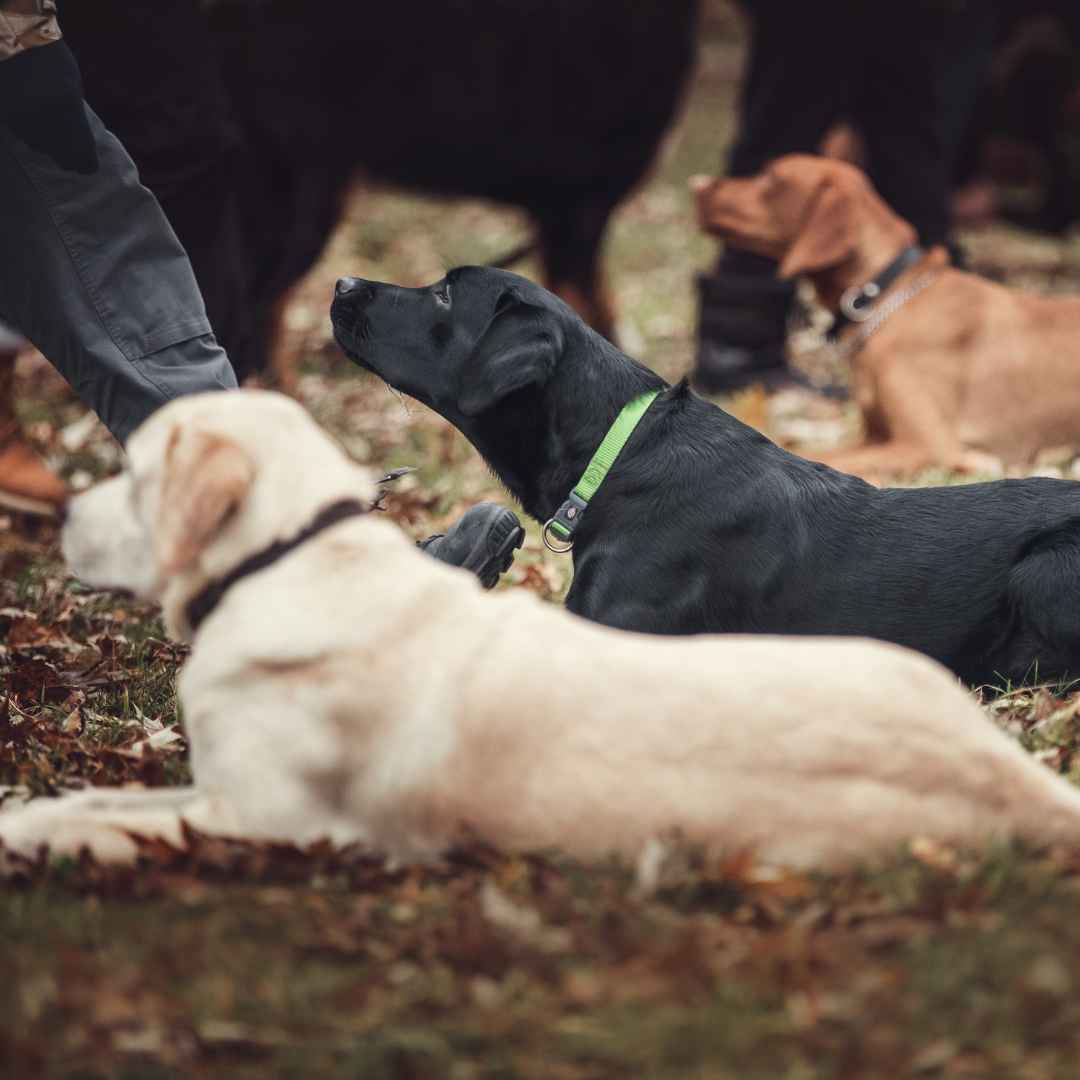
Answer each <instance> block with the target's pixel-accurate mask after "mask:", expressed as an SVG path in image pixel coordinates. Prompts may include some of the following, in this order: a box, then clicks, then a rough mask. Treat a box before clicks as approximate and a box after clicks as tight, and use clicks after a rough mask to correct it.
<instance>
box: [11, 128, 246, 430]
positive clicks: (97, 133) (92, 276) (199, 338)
mask: <svg viewBox="0 0 1080 1080" xmlns="http://www.w3.org/2000/svg"><path fill="white" fill-rule="evenodd" d="M87 115H88V119H89V121H90V126H91V129H92V131H93V132H94V137H95V139H96V141H97V151H98V157H99V159H100V162H101V165H100V168H99V169H98V171H97V172H96V173H94V174H93V175H92V176H82V175H80V174H79V173H74V172H67V171H66V170H64V169H61V168H60V167H59V166H57V165H55V164H54V163H53V161H52V160H51V159H50V158H48V157H46V156H45V155H44V154H40V153H38V152H36V151H34V150H31V149H30V148H29V147H28V146H26V144H25V143H23V142H22V141H21V140H19V139H17V138H16V137H15V136H14V135H12V134H11V132H9V131H8V130H7V128H6V127H4V126H3V125H2V124H0V321H3V322H6V323H8V324H9V325H10V326H12V327H14V328H15V329H16V330H18V331H20V332H21V333H22V334H23V335H24V336H25V337H27V338H29V339H30V341H32V342H33V343H34V344H35V345H36V346H37V347H38V348H39V349H40V350H41V351H42V353H44V355H45V356H46V357H48V359H49V360H50V361H51V362H52V363H53V364H54V365H55V366H56V367H57V369H58V370H59V371H60V373H61V374H62V375H63V376H64V378H66V379H67V381H68V382H69V383H70V384H71V385H72V387H74V389H75V391H76V393H77V394H78V395H79V397H80V398H82V400H83V401H84V402H85V403H86V404H87V405H88V406H89V407H90V408H91V409H93V410H94V412H96V413H97V414H98V416H100V417H101V419H102V420H103V421H104V423H105V425H106V426H107V427H108V428H109V430H110V431H111V432H112V433H113V434H114V435H115V436H116V437H117V438H118V439H119V440H120V441H121V442H123V441H124V440H125V439H126V438H127V436H128V435H129V434H131V432H132V431H133V430H134V429H135V428H136V427H138V426H139V424H140V423H142V421H143V420H145V419H146V417H147V416H149V415H150V413H152V412H153V411H154V410H155V409H156V408H158V407H159V406H160V405H164V404H165V403H166V402H167V401H169V400H171V399H172V398H174V397H179V396H180V395H182V394H191V393H195V392H197V391H200V390H220V389H230V388H233V387H235V386H236V376H235V375H234V374H233V370H232V367H231V366H230V364H229V360H228V357H227V356H226V355H225V352H224V350H223V349H222V348H221V347H220V346H219V345H218V343H217V341H216V340H215V339H214V335H213V333H212V332H211V329H210V324H209V322H208V321H207V318H206V310H205V308H204V306H203V301H202V296H201V295H200V293H199V288H198V285H197V284H196V283H195V277H194V275H193V274H192V271H191V265H190V263H189V262H188V257H187V255H186V254H185V253H184V249H183V247H181V245H180V241H179V240H177V238H176V234H175V233H174V232H173V230H172V228H171V227H170V225H169V223H168V221H167V220H166V219H165V215H164V214H163V213H162V211H161V207H160V206H159V205H158V203H157V200H156V199H155V198H154V196H153V195H152V194H151V193H150V192H149V191H148V190H147V189H146V188H144V187H143V186H142V184H140V183H139V177H138V173H137V172H136V170H135V166H134V164H133V163H132V161H131V158H130V157H128V155H127V152H126V151H125V150H124V148H123V146H121V145H120V143H119V141H118V140H117V139H116V138H115V137H114V136H113V135H111V134H110V133H109V132H108V131H106V130H105V128H104V126H103V125H102V123H101V121H100V120H99V119H98V118H97V116H96V115H95V114H94V113H93V111H92V110H90V109H89V107H88V108H87Z"/></svg>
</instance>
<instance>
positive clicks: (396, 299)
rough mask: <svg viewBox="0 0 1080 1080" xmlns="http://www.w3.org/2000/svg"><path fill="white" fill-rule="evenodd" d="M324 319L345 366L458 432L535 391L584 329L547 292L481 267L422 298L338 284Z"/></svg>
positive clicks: (463, 271) (465, 270)
mask: <svg viewBox="0 0 1080 1080" xmlns="http://www.w3.org/2000/svg"><path fill="white" fill-rule="evenodd" d="M330 318H331V320H332V322H333V324H334V337H335V338H336V339H337V341H338V344H339V345H340V346H341V347H342V348H343V349H344V350H345V353H346V355H348V356H349V357H350V359H352V360H354V361H355V362H356V363H358V364H359V365H360V366H361V367H364V368H367V369H368V370H370V371H373V372H374V373H375V374H376V375H378V376H379V377H380V378H382V379H383V380H385V381H386V382H387V383H389V384H390V385H391V386H392V387H394V388H395V389H397V390H401V391H402V392H403V393H406V394H409V395H410V396H411V397H415V398H417V399H418V400H420V401H422V402H424V404H425V405H429V406H431V408H433V409H435V410H436V411H437V412H440V413H441V414H442V415H443V416H445V417H446V418H447V419H449V420H451V421H452V422H456V423H459V426H460V421H462V420H465V419H467V418H469V417H477V416H480V415H481V414H482V413H484V412H486V411H487V410H489V409H491V408H492V407H493V406H494V405H496V404H498V403H499V402H500V401H501V400H502V399H504V398H506V397H507V396H508V395H510V394H513V393H514V392H515V391H518V390H523V389H525V388H526V387H528V386H533V385H543V383H545V382H546V381H547V380H548V379H549V378H550V377H551V375H552V373H553V371H554V370H555V367H556V365H557V363H558V361H559V358H560V356H561V354H562V351H563V348H564V343H565V337H566V334H567V333H568V332H570V333H573V331H574V330H575V329H576V328H577V327H580V326H581V325H582V324H581V320H580V319H579V318H578V316H577V315H576V314H575V313H574V312H573V311H571V310H570V308H568V307H567V306H566V305H565V304H564V303H563V302H562V301H561V300H559V299H558V298H557V297H555V296H553V295H552V294H551V293H549V292H548V291H547V290H546V289H542V288H541V287H540V286H539V285H535V284H533V282H531V281H529V280H528V279H527V278H523V277H519V276H518V275H517V274H511V273H509V272H507V271H505V270H494V269H490V268H488V267H481V266H463V267H459V268H458V269H456V270H451V271H450V272H449V273H448V274H447V275H446V277H444V278H443V279H442V281H437V282H435V284H434V285H428V286H427V287H426V288H422V289H405V288H401V287H400V286H398V285H387V284H383V283H381V282H377V281H364V280H363V279H361V278H342V279H341V280H340V281H339V282H338V283H337V288H336V289H335V292H334V302H333V304H332V306H331V308H330Z"/></svg>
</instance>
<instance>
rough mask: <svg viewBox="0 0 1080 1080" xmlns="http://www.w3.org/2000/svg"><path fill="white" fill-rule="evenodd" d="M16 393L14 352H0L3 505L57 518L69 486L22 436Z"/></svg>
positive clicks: (0, 487)
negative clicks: (16, 412)
mask: <svg viewBox="0 0 1080 1080" xmlns="http://www.w3.org/2000/svg"><path fill="white" fill-rule="evenodd" d="M5 344H6V342H5ZM14 394H15V353H14V352H13V351H10V350H4V351H0V507H5V508H7V509H9V510H20V511H22V512H23V513H25V514H37V515H38V516H40V517H55V516H56V514H57V511H58V510H59V509H60V507H61V506H62V505H63V504H64V501H65V500H66V499H67V494H68V493H67V488H66V487H65V486H64V482H63V481H62V480H61V479H60V477H58V476H57V475H56V474H55V473H54V472H52V471H51V470H50V469H49V468H48V467H47V466H46V465H45V462H43V461H42V460H41V458H40V457H39V456H38V454H37V451H36V450H34V448H33V447H32V446H31V445H30V444H29V443H28V442H27V441H26V440H25V439H24V438H23V435H22V432H21V431H20V429H19V425H18V422H17V421H16V419H15V403H14V400H13V398H14Z"/></svg>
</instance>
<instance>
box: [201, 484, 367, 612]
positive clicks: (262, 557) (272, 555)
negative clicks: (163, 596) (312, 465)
mask: <svg viewBox="0 0 1080 1080" xmlns="http://www.w3.org/2000/svg"><path fill="white" fill-rule="evenodd" d="M370 510H371V506H370V505H365V504H364V503H362V502H360V500H359V499H338V501H337V502H334V503H331V504H330V505H329V506H327V507H326V508H325V509H323V510H320V511H319V512H318V513H317V514H316V515H315V517H314V518H313V519H312V521H311V524H310V525H306V526H305V527H304V528H302V529H301V530H300V531H299V532H298V533H297V534H296V535H295V536H294V537H292V538H291V539H289V540H275V541H274V542H273V543H272V544H269V545H267V546H266V547H264V548H263V549H262V551H257V552H256V553H255V554H254V555H251V556H249V557H248V558H246V559H245V560H244V561H243V562H242V563H240V564H239V565H238V566H234V567H233V568H232V570H230V571H229V572H228V573H227V574H226V575H225V576H224V577H220V578H218V579H217V580H216V581H211V582H210V583H209V584H208V585H206V586H205V587H204V588H203V589H202V590H201V591H200V592H198V593H196V594H195V596H194V597H193V598H192V599H191V600H189V601H188V605H187V608H186V609H185V614H186V615H187V622H188V626H190V627H191V632H192V633H195V631H196V630H198V629H199V625H200V624H201V623H202V622H203V620H204V619H205V618H206V617H207V615H209V614H210V612H212V611H213V610H214V608H216V607H217V606H218V604H220V603H221V598H222V597H223V596H224V595H225V593H226V592H228V590H229V589H231V588H232V586H233V585H235V584H236V583H237V582H238V581H239V580H240V579H241V578H245V577H247V576H248V575H249V574H254V573H257V572H258V571H259V570H265V569H266V568H267V567H268V566H270V565H271V564H272V563H275V562H277V560H278V559H280V558H281V557H282V556H283V555H287V554H288V553H289V552H290V551H292V550H293V548H296V547H299V546H300V545H301V544H302V543H304V541H305V540H310V539H311V538H312V537H313V536H315V535H317V534H318V533H321V532H322V531H323V530H324V529H329V528H330V526H331V525H336V524H337V523H338V522H339V521H344V520H345V519H346V518H351V517H358V516H359V515H361V514H366V513H368V512H369V511H370Z"/></svg>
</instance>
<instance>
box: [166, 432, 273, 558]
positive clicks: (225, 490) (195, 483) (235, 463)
mask: <svg viewBox="0 0 1080 1080" xmlns="http://www.w3.org/2000/svg"><path fill="white" fill-rule="evenodd" d="M254 476H255V466H254V463H253V462H252V460H251V458H250V456H249V455H248V454H247V452H246V451H245V450H244V449H243V448H242V447H241V446H239V445H238V444H237V443H235V442H233V441H232V440H231V439H228V438H226V437H224V436H222V435H218V434H215V433H213V432H208V431H199V430H198V429H191V428H186V429H185V428H182V427H176V428H174V429H173V432H172V434H171V435H170V436H169V442H168V445H167V447H166V449H165V466H164V472H163V476H162V484H161V504H160V506H159V509H158V515H157V522H156V524H155V529H154V547H155V549H156V551H155V554H156V556H157V562H158V566H159V567H160V568H161V572H162V574H175V573H178V572H179V571H181V570H184V569H186V568H187V567H189V566H190V565H191V564H192V563H193V562H194V561H195V559H196V558H197V557H198V555H199V553H200V552H201V551H202V550H203V548H205V547H206V545H207V544H208V543H209V542H210V541H211V540H212V539H213V538H214V536H215V535H216V534H217V533H218V532H219V531H220V530H221V529H222V527H223V526H224V525H225V523H226V522H227V521H228V520H229V518H230V517H232V515H233V514H235V513H236V511H237V510H238V509H239V507H240V505H241V503H243V501H244V499H245V498H246V497H247V493H248V491H249V489H250V488H251V483H252V480H253V479H254Z"/></svg>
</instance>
